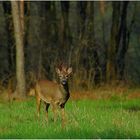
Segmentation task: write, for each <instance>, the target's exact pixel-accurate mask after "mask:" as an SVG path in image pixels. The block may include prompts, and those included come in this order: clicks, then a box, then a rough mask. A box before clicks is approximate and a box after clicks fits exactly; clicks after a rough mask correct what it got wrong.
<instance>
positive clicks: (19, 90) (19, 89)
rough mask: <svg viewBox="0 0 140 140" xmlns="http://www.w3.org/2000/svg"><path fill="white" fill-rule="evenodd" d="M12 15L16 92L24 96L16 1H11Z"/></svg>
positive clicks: (19, 29)
mask: <svg viewBox="0 0 140 140" xmlns="http://www.w3.org/2000/svg"><path fill="white" fill-rule="evenodd" d="M11 6H12V17H13V24H14V35H15V42H16V78H17V89H16V93H17V94H18V95H20V96H22V97H24V96H25V72H24V43H23V36H22V27H21V23H20V14H19V9H18V8H19V7H18V1H11Z"/></svg>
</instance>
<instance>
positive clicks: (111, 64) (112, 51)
mask: <svg viewBox="0 0 140 140" xmlns="http://www.w3.org/2000/svg"><path fill="white" fill-rule="evenodd" d="M112 7H113V14H112V27H111V38H110V45H109V47H108V60H107V74H106V76H107V81H108V82H110V81H115V80H116V79H117V75H116V74H117V72H116V50H117V47H118V46H117V44H118V42H117V41H118V32H119V19H120V2H112Z"/></svg>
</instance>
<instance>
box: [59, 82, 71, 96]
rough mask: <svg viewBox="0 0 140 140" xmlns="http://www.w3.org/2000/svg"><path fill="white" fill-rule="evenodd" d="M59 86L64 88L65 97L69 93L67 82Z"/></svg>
mask: <svg viewBox="0 0 140 140" xmlns="http://www.w3.org/2000/svg"><path fill="white" fill-rule="evenodd" d="M61 87H62V88H63V90H64V92H65V94H66V95H67V97H69V95H70V93H69V85H68V83H66V84H64V85H62V84H61Z"/></svg>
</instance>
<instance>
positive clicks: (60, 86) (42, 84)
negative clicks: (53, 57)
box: [35, 66, 72, 126]
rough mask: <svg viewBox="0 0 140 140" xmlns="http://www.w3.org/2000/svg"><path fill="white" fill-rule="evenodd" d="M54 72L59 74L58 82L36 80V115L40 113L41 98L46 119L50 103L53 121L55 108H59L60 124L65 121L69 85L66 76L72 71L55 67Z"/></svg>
mask: <svg viewBox="0 0 140 140" xmlns="http://www.w3.org/2000/svg"><path fill="white" fill-rule="evenodd" d="M56 73H57V74H58V76H59V81H60V83H57V82H52V81H48V80H41V81H39V82H37V84H36V86H35V95H36V102H37V115H38V117H39V114H40V103H41V100H42V101H44V102H45V104H46V120H47V121H48V108H49V106H50V105H51V107H52V110H53V113H54V121H56V116H55V114H56V109H57V108H60V109H61V116H62V126H64V122H65V120H64V119H65V116H64V115H65V114H64V107H65V103H66V102H67V100H68V99H69V97H70V93H69V87H68V77H69V75H70V74H71V73H72V68H71V67H70V68H66V67H63V66H62V67H61V68H56Z"/></svg>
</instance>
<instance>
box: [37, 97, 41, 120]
mask: <svg viewBox="0 0 140 140" xmlns="http://www.w3.org/2000/svg"><path fill="white" fill-rule="evenodd" d="M36 104H37V117H38V119H39V116H40V105H41V99H40V97H39V96H36Z"/></svg>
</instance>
